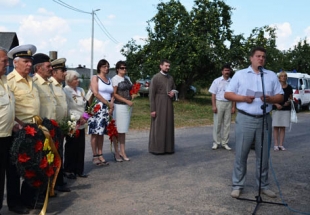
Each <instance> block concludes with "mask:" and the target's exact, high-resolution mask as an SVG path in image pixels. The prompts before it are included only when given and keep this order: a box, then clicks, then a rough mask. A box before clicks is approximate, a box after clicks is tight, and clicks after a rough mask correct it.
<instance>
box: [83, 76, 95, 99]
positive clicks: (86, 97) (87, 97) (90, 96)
mask: <svg viewBox="0 0 310 215" xmlns="http://www.w3.org/2000/svg"><path fill="white" fill-rule="evenodd" d="M97 82H98V76H97ZM94 98H95V96H94V93H93V91H91V87H90V86H89V89H88V91H87V93H86V95H85V99H86V101H87V102H88V104H89V105H91V104H92V103H93V100H94Z"/></svg>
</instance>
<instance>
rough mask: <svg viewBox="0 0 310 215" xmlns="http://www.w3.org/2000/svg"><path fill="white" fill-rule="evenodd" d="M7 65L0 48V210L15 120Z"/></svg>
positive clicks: (4, 52)
mask: <svg viewBox="0 0 310 215" xmlns="http://www.w3.org/2000/svg"><path fill="white" fill-rule="evenodd" d="M8 65H9V60H8V57H7V51H6V50H5V49H4V48H2V47H0V104H1V105H0V210H1V208H2V203H3V195H4V182H5V171H6V168H7V164H8V163H9V160H8V157H9V154H10V147H11V144H12V129H13V125H14V118H15V106H14V96H13V93H12V92H11V91H10V90H9V87H8V84H7V79H6V76H5V72H6V68H7V66H8ZM11 209H12V208H11Z"/></svg>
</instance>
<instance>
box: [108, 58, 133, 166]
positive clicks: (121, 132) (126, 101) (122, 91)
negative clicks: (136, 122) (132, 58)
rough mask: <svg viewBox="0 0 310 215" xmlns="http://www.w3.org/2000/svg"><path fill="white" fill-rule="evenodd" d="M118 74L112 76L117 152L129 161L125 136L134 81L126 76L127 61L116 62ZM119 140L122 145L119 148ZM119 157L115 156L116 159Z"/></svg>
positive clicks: (115, 145)
mask: <svg viewBox="0 0 310 215" xmlns="http://www.w3.org/2000/svg"><path fill="white" fill-rule="evenodd" d="M115 69H116V75H115V76H114V77H113V78H112V85H113V89H114V98H115V101H114V113H113V117H114V119H115V123H116V127H117V131H118V138H117V141H114V149H115V154H119V155H120V157H121V158H122V159H123V160H124V161H129V160H130V159H129V158H128V157H127V155H126V152H125V136H126V133H127V132H128V130H129V124H130V117H131V111H132V108H130V107H131V106H132V105H133V103H132V101H131V100H132V98H131V95H130V90H131V88H132V83H131V81H130V79H129V77H128V76H126V71H127V70H126V62H125V61H118V62H117V63H116V67H115ZM118 142H119V143H120V147H119V148H118ZM116 159H117V158H116V157H115V160H116Z"/></svg>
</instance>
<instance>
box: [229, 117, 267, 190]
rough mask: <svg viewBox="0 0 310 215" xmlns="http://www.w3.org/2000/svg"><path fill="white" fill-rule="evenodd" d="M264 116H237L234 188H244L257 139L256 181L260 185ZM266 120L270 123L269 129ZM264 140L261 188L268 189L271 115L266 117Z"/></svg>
mask: <svg viewBox="0 0 310 215" xmlns="http://www.w3.org/2000/svg"><path fill="white" fill-rule="evenodd" d="M262 122H263V118H254V117H251V116H247V115H244V114H242V113H238V114H237V117H236V149H235V150H236V157H235V163H234V170H233V176H232V182H233V189H234V190H238V189H243V187H244V183H245V178H246V172H247V159H248V155H249V152H250V149H251V145H252V143H253V142H254V141H255V154H256V183H257V185H259V168H260V157H261V138H262V124H263V123H262ZM266 122H267V123H268V131H267V130H266V129H267V126H266ZM264 130H265V131H264V141H263V159H262V177H261V189H268V186H269V183H268V170H269V165H268V160H269V151H270V141H271V132H272V130H271V116H270V115H269V114H268V115H267V116H266V117H265V125H264Z"/></svg>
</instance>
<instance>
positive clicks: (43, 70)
mask: <svg viewBox="0 0 310 215" xmlns="http://www.w3.org/2000/svg"><path fill="white" fill-rule="evenodd" d="M32 64H33V68H34V73H35V74H34V76H33V78H32V81H33V85H34V86H35V87H36V88H37V89H38V94H39V98H40V104H39V105H40V113H39V116H40V117H41V118H42V119H43V118H47V119H56V104H57V102H56V98H55V94H54V92H53V89H52V86H51V81H49V80H48V78H50V77H51V75H52V65H51V62H50V58H49V56H47V55H45V54H42V53H38V54H35V55H34V56H33V63H32ZM44 196H45V192H43V191H41V192H38V191H37V190H36V189H34V188H33V187H31V186H30V185H28V184H27V183H23V184H22V189H21V197H22V200H23V202H24V203H25V205H26V206H28V207H29V208H40V207H42V203H43V201H44ZM38 203H39V204H38Z"/></svg>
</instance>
